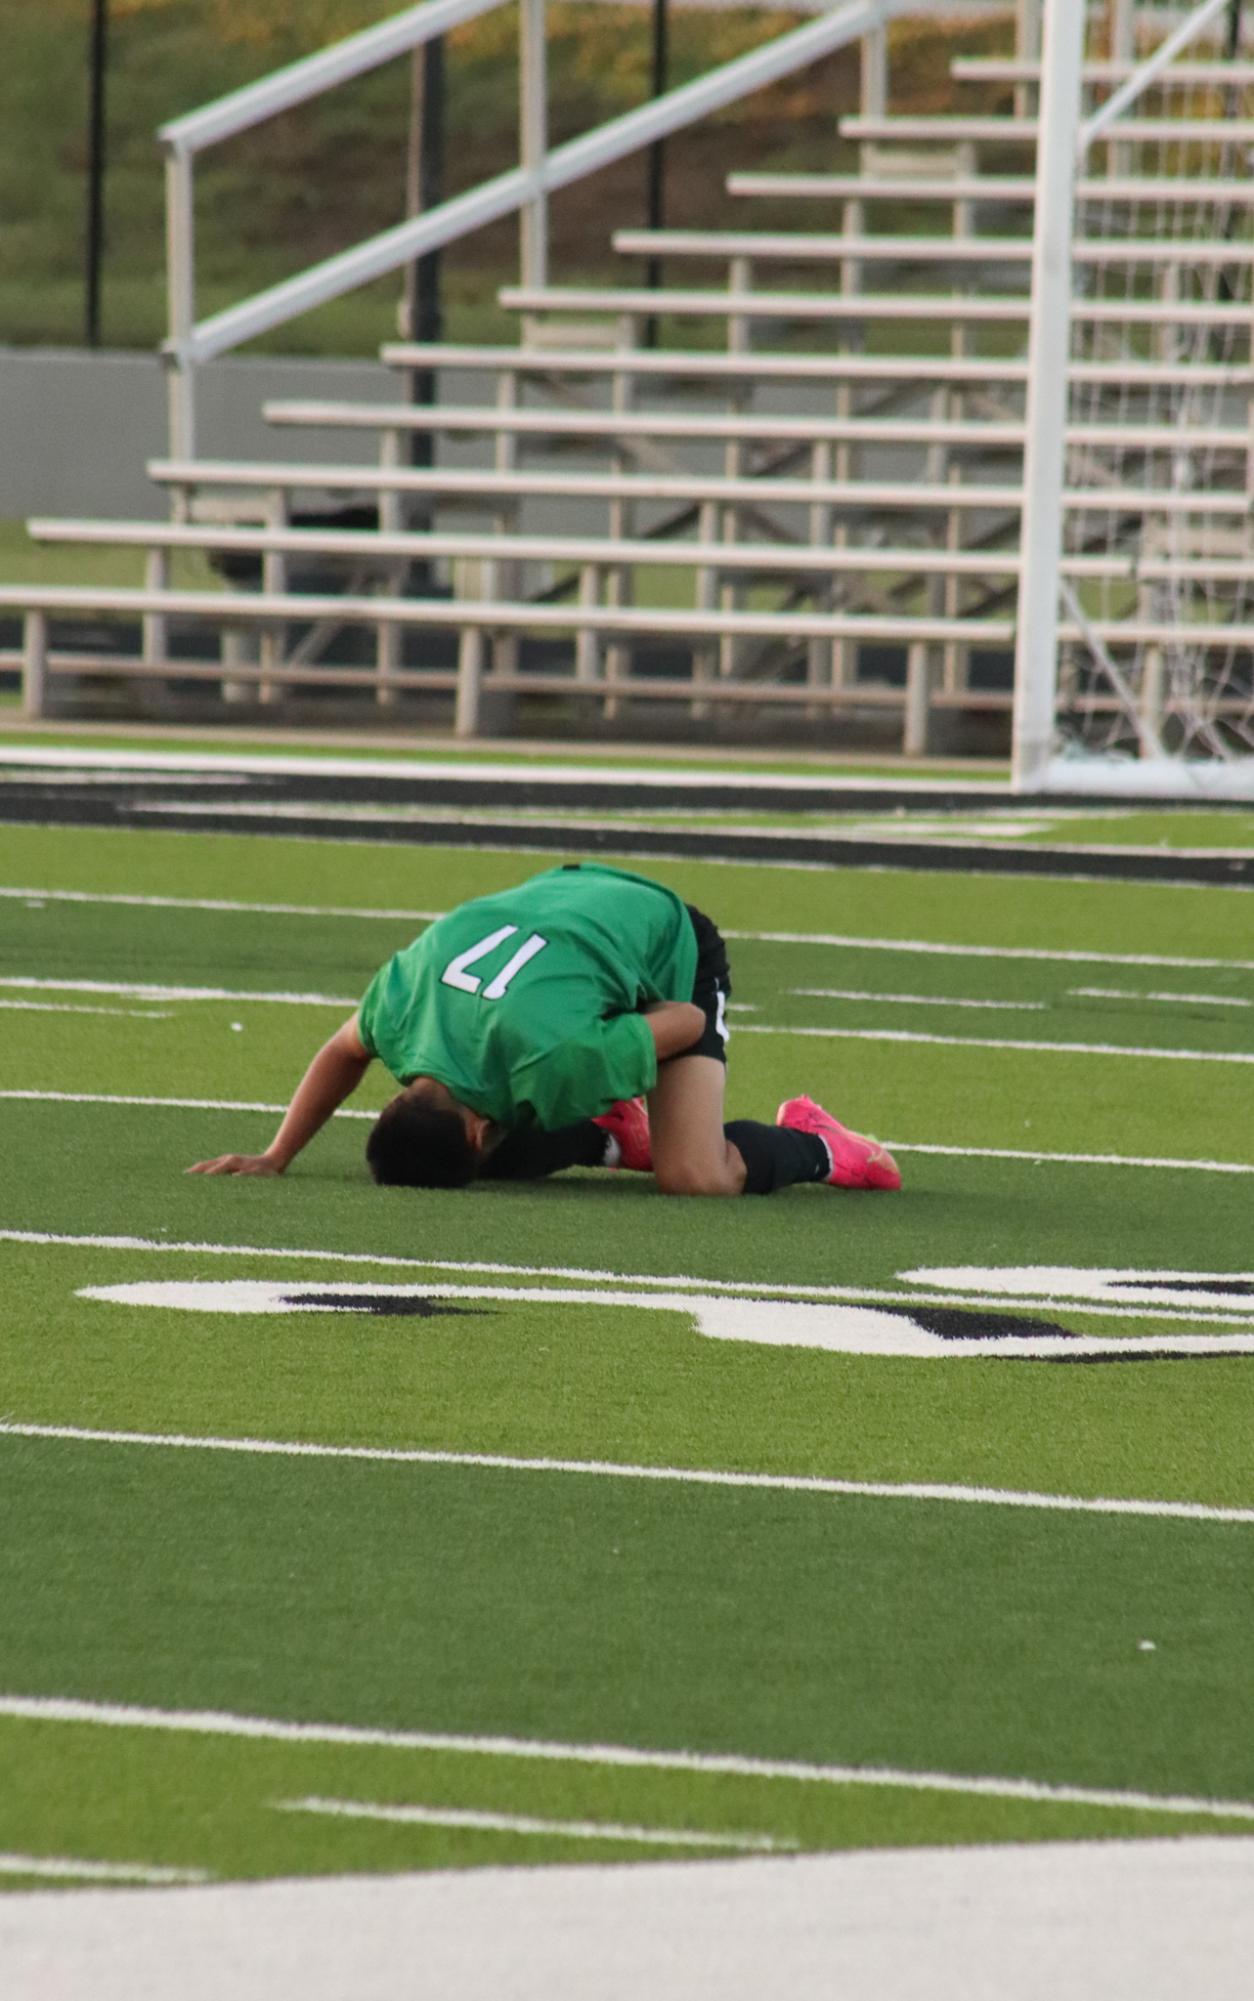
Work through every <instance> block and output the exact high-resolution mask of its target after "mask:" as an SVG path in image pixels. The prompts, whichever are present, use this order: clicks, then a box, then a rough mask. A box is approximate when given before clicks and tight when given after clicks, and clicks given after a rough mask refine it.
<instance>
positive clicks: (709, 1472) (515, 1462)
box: [0, 1419, 1254, 1527]
mask: <svg viewBox="0 0 1254 2001" xmlns="http://www.w3.org/2000/svg"><path fill="white" fill-rule="evenodd" d="M2 1438H30V1439H48V1440H53V1441H64V1442H67V1443H70V1444H76V1445H120V1446H128V1447H156V1448H157V1449H159V1450H172V1451H177V1452H188V1451H190V1452H228V1453H241V1454H243V1455H244V1456H246V1457H254V1458H265V1459H331V1460H339V1459H346V1460H355V1461H365V1462H366V1463H368V1464H374V1465H388V1466H464V1467H475V1468H478V1469H480V1470H482V1471H485V1472H497V1473H542V1474H573V1475H577V1476H581V1477H584V1478H589V1479H597V1480H644V1481H660V1482H663V1483H665V1484H667V1485H677V1486H686V1487H723V1488H737V1489H739V1488H749V1489H753V1490H756V1491H758V1492H764V1493H784V1494H821V1495H827V1496H829V1497H832V1496H834V1497H839V1498H842V1499H854V1500H873V1501H929V1502H957V1503H961V1504H964V1505H967V1506H976V1507H993V1508H1029V1509H1037V1510H1043V1511H1045V1512H1047V1513H1054V1514H1078V1515H1134V1516H1140V1517H1148V1518H1150V1519H1153V1520H1156V1521H1187V1522H1221V1523H1225V1524H1228V1525H1234V1524H1235V1525H1237V1526H1243V1527H1248V1526H1250V1525H1252V1524H1254V1508H1220V1507H1212V1506H1210V1505H1208V1504H1207V1503H1205V1502H1202V1501H1154V1500H1132V1499H1127V1498H1125V1497H1122V1496H1097V1497H1093V1498H1085V1497H1082V1496H1080V1495H1076V1494H1038V1493H1031V1492H1023V1493H1020V1492H1017V1491H1015V1490H1014V1489H1013V1488H1008V1487H963V1486H953V1485H947V1484H944V1483H941V1482H937V1481H887V1480H834V1479H826V1478H824V1477H823V1476H822V1475H820V1474H802V1473H737V1472H726V1471H721V1470H719V1469H716V1468H711V1467H703V1466H638V1465H634V1464H633V1463H631V1462H630V1461H626V1462H619V1461H615V1460H607V1459H526V1458H522V1457H519V1456H517V1455H514V1454H511V1453H503V1452H449V1451H437V1450H428V1449H425V1448H423V1447H420V1446H412V1447H405V1446H385V1445H377V1446H376V1445H320V1444H312V1443H309V1442H306V1441H299V1440H288V1439H275V1438H212V1437H204V1438H201V1437H189V1436H187V1435H186V1434H180V1433H164V1432H157V1431H107V1430H93V1429H89V1428H87V1427H85V1426H81V1425H72V1424H19V1423H17V1422H15V1421H11V1420H8V1419H0V1439H2Z"/></svg>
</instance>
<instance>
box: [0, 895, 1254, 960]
mask: <svg viewBox="0 0 1254 2001" xmlns="http://www.w3.org/2000/svg"><path fill="white" fill-rule="evenodd" d="M1178 886H1179V885H1177V887H1178ZM6 897H7V898H10V899H12V900H15V901H18V902H26V903H33V904H39V903H102V904H113V903H116V904H125V905H130V906H133V907H136V908H141V909H151V910H210V911H214V910H216V911H223V912H231V913H235V914H238V915H241V916H250V915H257V916H262V917H311V918H319V917H337V918H338V917H354V918H365V919H368V920H370V921H371V922H378V923H388V924H408V923H415V924H430V923H434V922H435V920H436V918H437V917H442V916H444V915H445V912H444V911H441V910H408V909H395V910H394V909H382V910H381V909H372V908H369V907H363V908H360V909H358V908H356V907H354V906H351V905H345V904H318V903H249V902H242V901H237V900H234V899H231V898H227V897H201V896H134V895H127V894H123V893H120V892H117V891H113V890H109V891H104V890H83V889H38V888H35V889H31V888H27V889H20V888H9V887H6V888H0V899H3V898H6ZM719 929H720V930H721V931H722V933H723V936H724V937H725V938H731V939H735V940H737V941H741V940H743V941H744V942H746V943H749V944H760V945H807V946H809V945H830V946H835V947H837V948H839V949H841V950H844V951H850V952H914V953H923V954H927V955H939V956H941V957H946V958H961V959H1034V960H1039V961H1041V962H1042V963H1044V964H1048V965H1083V966H1170V967H1182V968H1184V969H1185V970H1186V971H1188V970H1190V969H1198V970H1205V971H1207V972H1242V973H1254V959H1208V958H1198V957H1188V956H1184V957H1182V956H1180V955H1178V954H1164V953H1159V952H1083V951H1075V950H1071V949H1068V950H1064V951H1055V950H1050V949H1048V948H1046V947H1038V946H1031V945H954V944H938V943H936V942H935V941H934V940H931V939H921V938H866V937H855V936H853V935H852V934H850V933H847V932H838V931H745V930H736V929H732V928H730V927H729V926H727V925H725V924H724V925H720V926H719Z"/></svg>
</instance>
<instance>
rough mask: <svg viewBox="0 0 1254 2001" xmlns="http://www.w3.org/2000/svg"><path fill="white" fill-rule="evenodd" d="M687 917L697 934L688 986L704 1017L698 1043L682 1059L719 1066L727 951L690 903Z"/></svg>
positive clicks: (723, 1056)
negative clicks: (708, 1061) (713, 1059)
mask: <svg viewBox="0 0 1254 2001" xmlns="http://www.w3.org/2000/svg"><path fill="white" fill-rule="evenodd" d="M687 909H688V915H689V917H690V918H691V919H692V928H693V930H694V931H695V932H696V934H697V971H696V976H695V978H694V979H693V982H692V998H693V1001H694V1003H695V1004H696V1006H697V1007H699V1008H701V1009H702V1010H703V1012H704V1014H705V1029H704V1031H703V1033H702V1036H701V1040H700V1041H699V1042H694V1043H693V1045H692V1048H691V1049H685V1050H684V1051H683V1054H684V1055H685V1056H715V1057H717V1058H718V1061H719V1062H720V1063H726V1061H727V1036H728V1027H727V1003H728V1001H729V1000H730V998H731V990H732V985H731V968H730V966H729V965H728V963H727V947H726V945H725V944H724V943H723V939H722V935H721V933H720V931H719V928H718V926H717V924H716V923H715V922H714V920H713V918H712V917H707V916H706V914H705V912H704V911H703V910H696V909H694V908H693V906H692V904H691V903H690V904H689V905H688V906H687Z"/></svg>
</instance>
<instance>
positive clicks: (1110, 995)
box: [798, 987, 1254, 1007]
mask: <svg viewBox="0 0 1254 2001" xmlns="http://www.w3.org/2000/svg"><path fill="white" fill-rule="evenodd" d="M798 991H800V989H798ZM1067 991H1068V993H1070V994H1073V995H1074V996H1075V997H1076V998H1077V999H1079V1000H1130V1001H1182V1002H1186V1003H1187V1004H1188V1005H1189V1006H1191V1007H1254V1001H1249V1000H1240V999H1238V997H1237V996H1236V995H1235V994H1176V993H1145V992H1144V991H1137V990H1132V991H1129V989H1128V988H1126V987H1069V988H1068V989H1067Z"/></svg>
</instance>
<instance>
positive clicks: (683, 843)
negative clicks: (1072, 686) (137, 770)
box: [0, 767, 1254, 888]
mask: <svg viewBox="0 0 1254 2001" xmlns="http://www.w3.org/2000/svg"><path fill="white" fill-rule="evenodd" d="M2 769H3V767H0V770H2ZM484 789H485V788H483V787H482V786H481V787H479V788H478V793H477V803H478V804H479V805H480V806H482V805H483V803H484V796H483V795H484ZM154 790H155V788H154ZM206 790H211V794H212V796H213V797H214V798H215V799H220V798H223V797H224V796H227V797H229V787H220V786H218V785H213V786H212V787H211V788H207V787H206V786H205V785H203V784H201V785H197V786H196V787H195V789H194V791H189V794H188V795H187V796H188V797H189V798H190V799H193V800H196V801H203V800H204V798H205V795H206ZM303 790H304V786H303V781H302V792H303ZM248 796H249V797H250V798H252V799H254V800H255V799H256V798H257V791H256V789H251V790H250V792H249V795H248ZM882 796H883V797H885V798H886V797H888V796H889V795H882ZM892 796H893V797H894V798H895V797H896V795H892ZM159 797H160V799H161V800H162V801H164V802H167V803H170V804H173V803H178V802H179V800H180V794H179V790H178V786H177V784H176V783H168V784H163V785H162V786H161V787H160V788H159ZM360 803H362V804H367V803H369V804H372V805H377V804H380V803H386V802H384V801H383V800H382V799H381V796H380V795H379V794H375V793H370V794H366V793H363V794H361V795H360ZM406 803H407V804H410V805H417V804H420V803H421V802H420V801H416V800H415V799H414V797H413V795H412V793H411V794H410V795H408V797H407V800H406ZM546 803H549V804H553V803H555V802H554V801H553V800H552V798H551V797H549V798H548V800H547V802H546ZM595 803H597V804H602V805H603V804H604V803H605V802H604V795H603V794H602V795H601V796H600V797H599V798H598V800H597V801H596V802H595ZM677 803H682V804H690V805H694V806H695V804H696V802H695V801H692V800H683V801H677V800H676V799H672V800H670V801H669V802H668V804H669V805H670V806H671V807H672V808H673V807H674V806H675V805H676V804H677ZM702 803H703V804H705V805H707V806H709V805H710V804H711V801H710V800H709V798H708V797H707V796H706V795H704V794H703V795H702ZM736 803H737V806H738V807H745V808H752V807H755V806H762V808H763V810H764V811H765V810H773V809H769V808H767V807H766V805H765V803H764V802H763V801H762V800H761V799H760V798H759V797H758V796H757V795H756V794H753V795H749V794H743V793H742V794H738V795H736ZM854 803H855V802H853V801H851V800H849V799H848V798H845V799H842V802H841V804H842V808H843V809H844V810H848V809H849V807H850V806H851V805H852V804H854ZM864 803H865V802H864V801H863V800H862V799H858V800H857V802H856V804H857V806H858V808H859V809H861V808H862V807H863V805H864ZM911 803H912V804H914V805H918V804H919V803H920V802H919V801H918V800H917V799H913V800H912V801H911ZM1058 803H1059V802H1058V801H1057V800H1055V799H1053V797H1052V796H1051V800H1050V804H1051V806H1052V805H1055V804H1058ZM1085 803H1086V804H1089V805H1092V806H1093V807H1094V808H1096V807H1097V806H1098V805H1099V803H1100V802H1099V801H1097V800H1090V801H1086V802H1085ZM1120 803H1121V804H1123V805H1124V806H1127V805H1128V803H1129V802H1128V801H1127V800H1124V801H1122V802H1120ZM1194 803H1195V804H1196V803H1198V802H1194ZM789 804H790V806H791V808H792V810H794V811H796V810H798V802H797V799H796V796H795V795H793V797H792V799H791V800H790V802H789ZM962 804H963V807H964V809H967V810H969V809H970V805H971V802H969V801H965V800H964V801H963V802H962ZM1156 805H1157V802H1155V806H1156ZM800 810H804V811H810V810H812V799H811V797H810V796H809V795H807V796H806V798H805V799H804V801H803V802H802V806H801V808H800ZM979 810H980V811H983V810H984V806H983V803H982V802H981V804H980V807H979ZM1016 810H1017V811H1019V812H1020V813H1022V812H1024V811H1025V810H1030V808H1025V806H1024V803H1023V801H1022V800H1020V801H1018V802H1016ZM5 821H7V822H9V823H10V824H22V825H32V826H51V827H124V828H147V829H150V830H152V829H159V830H161V831H163V832H165V833H183V834H268V835H271V836H277V837H284V836H286V837H287V838H289V839H300V840H341V841H368V842H387V843H388V844H389V845H408V846H415V847H448V848H456V847H471V848H519V849H523V850H525V849H537V850H542V851H548V850H550V849H552V850H555V851H557V852H561V853H566V854H569V853H570V851H571V850H572V849H577V850H579V851H580V852H582V853H584V854H613V855H665V856H674V855H680V856H691V857H692V858H693V859H694V860H701V859H707V860H712V861H742V862H775V863H780V862H782V863H789V862H798V863H810V864H812V865H819V866H826V867H828V868H881V869H883V868H889V869H930V870H944V871H949V872H954V871H957V872H960V873H962V874H978V875H1031V876H1067V877H1095V878H1107V879H1115V880H1123V881H1128V882H1163V883H1195V884H1218V885H1220V886H1223V887H1227V888H1244V887H1246V886H1247V885H1254V853H1250V854H1231V855H1229V854H1223V855H1214V854H1210V855H1198V854H1189V853H1174V854H1173V853H1172V852H1170V851H1166V850H1165V851H1161V852H1160V851H1155V852H1153V853H1146V852H1143V851H1141V850H1133V851H1128V850H1127V849H1117V848H1110V849H1095V848H1088V849H1075V848H1067V849H1056V848H1041V847H1037V848H1017V849H1005V848H991V849H990V848H988V847H985V846H983V845H976V844H974V843H970V844H967V843H963V842H960V841H946V842H939V841H938V842H922V841H918V842H916V841H902V840H897V839H889V840H884V841H875V840H866V839H862V840H857V841H846V840H838V839H833V838H831V837H830V836H823V835H815V834H778V835H769V836H768V835H763V834H758V833H751V832H731V831H728V832H724V833H715V832H700V833H698V832H692V831H689V830H685V829H682V828H652V827H648V828H644V827H613V826H595V825H589V826H579V827H571V826H550V825H546V824H545V823H544V822H542V821H517V822H513V823H511V822H509V821H507V820H502V821H499V822H495V821H484V820H431V821H389V820H378V821H376V820H363V821H360V822H355V821H353V820H348V819H343V818H329V817H328V818H324V817H322V816H321V815H319V814H318V812H317V810H316V807H315V806H313V805H312V804H311V807H310V810H309V811H308V812H305V813H294V814H291V815H287V814H284V815H282V816H278V815H275V814H272V813H266V812H253V813H250V812H249V811H248V810H247V808H246V807H242V808H240V809H238V810H236V809H230V810H228V811H226V812H211V811H201V812H197V811H195V810H194V808H193V809H192V810H190V811H187V812H179V813H169V812H163V811H162V810H161V808H160V807H159V806H157V805H156V804H150V803H148V801H147V800H146V799H145V798H144V797H142V796H136V795H135V794H134V793H131V794H128V793H126V792H124V791H122V789H121V788H118V789H117V790H112V789H111V790H110V791H108V792H107V793H106V792H105V791H104V790H103V789H102V788H101V787H99V786H93V787H92V788H91V790H90V791H89V792H88V791H81V792H75V791H74V790H73V789H72V788H70V787H68V786H67V787H65V788H64V789H61V788H53V787H51V786H40V787H38V788H27V787H25V786H19V785H0V822H5Z"/></svg>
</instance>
